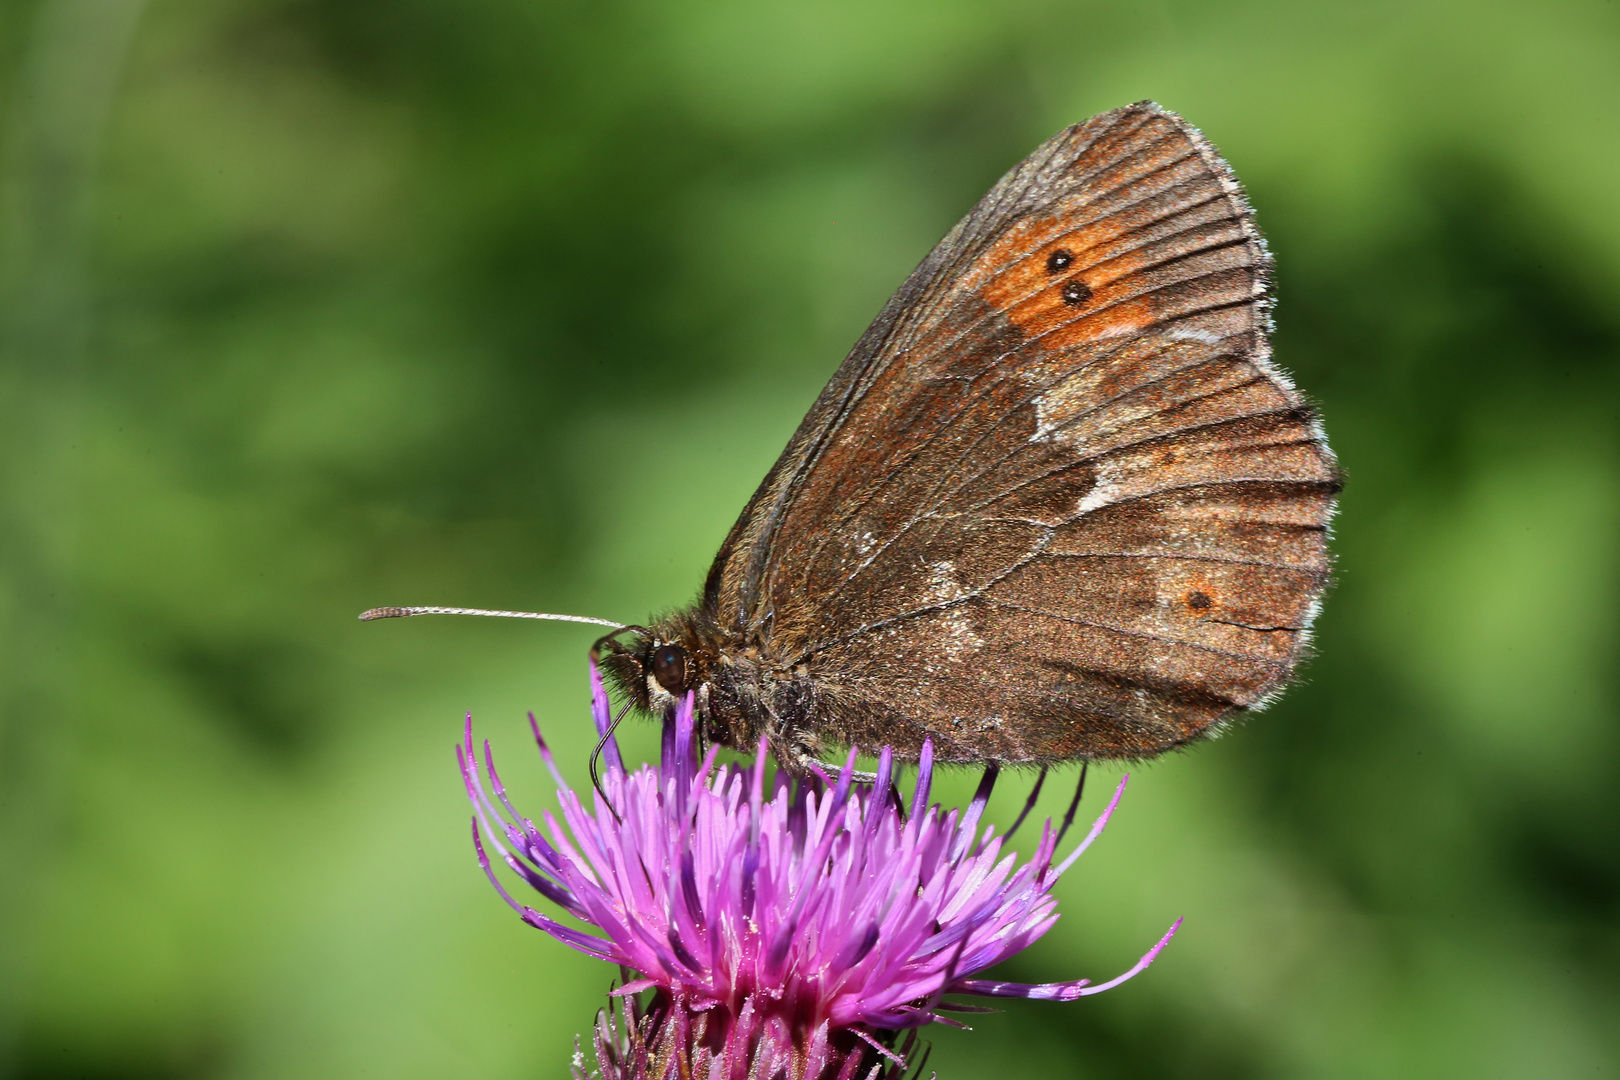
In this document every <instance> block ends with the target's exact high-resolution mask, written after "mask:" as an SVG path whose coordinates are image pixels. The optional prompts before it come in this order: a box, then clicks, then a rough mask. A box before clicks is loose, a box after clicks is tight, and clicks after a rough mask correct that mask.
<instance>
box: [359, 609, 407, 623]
mask: <svg viewBox="0 0 1620 1080" xmlns="http://www.w3.org/2000/svg"><path fill="white" fill-rule="evenodd" d="M415 614H416V612H414V611H412V610H411V609H410V608H402V607H374V608H372V609H371V610H370V611H362V612H361V613H360V621H361V622H371V621H372V620H374V619H403V618H405V617H407V616H409V615H415Z"/></svg>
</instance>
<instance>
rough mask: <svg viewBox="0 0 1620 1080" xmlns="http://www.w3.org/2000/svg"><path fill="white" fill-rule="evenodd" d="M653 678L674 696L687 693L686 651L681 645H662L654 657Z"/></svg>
mask: <svg viewBox="0 0 1620 1080" xmlns="http://www.w3.org/2000/svg"><path fill="white" fill-rule="evenodd" d="M652 673H653V678H655V679H657V680H658V685H659V686H662V687H663V688H664V689H665V690H668V691H669V692H670V693H672V694H680V693H684V692H685V691H686V650H685V649H683V648H681V647H680V646H679V645H660V646H659V647H658V650H657V651H656V652H654V653H653V655H652Z"/></svg>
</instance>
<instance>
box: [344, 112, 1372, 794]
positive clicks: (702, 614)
mask: <svg viewBox="0 0 1620 1080" xmlns="http://www.w3.org/2000/svg"><path fill="white" fill-rule="evenodd" d="M1270 268H1271V260H1270V256H1269V255H1268V253H1267V251H1266V246H1265V242H1264V241H1263V240H1262V239H1261V238H1260V234H1259V232H1258V231H1257V230H1256V228H1255V225H1254V220H1253V215H1252V213H1251V211H1250V209H1249V205H1248V202H1247V201H1246V200H1245V198H1244V195H1243V192H1242V189H1241V188H1240V187H1239V185H1238V182H1237V180H1236V178H1235V177H1234V176H1233V175H1232V172H1231V170H1230V169H1229V168H1228V167H1227V165H1226V163H1225V162H1224V161H1222V160H1221V158H1220V156H1219V155H1218V154H1217V153H1216V152H1215V150H1214V148H1213V147H1211V146H1210V145H1209V143H1208V142H1207V141H1205V139H1204V138H1203V136H1202V135H1200V134H1199V133H1198V131H1197V130H1196V129H1194V128H1192V127H1191V126H1190V125H1188V124H1187V123H1186V122H1185V121H1184V120H1182V119H1181V117H1179V116H1177V115H1175V114H1174V113H1170V112H1167V111H1165V110H1164V109H1161V108H1160V107H1159V106H1157V105H1155V104H1153V103H1151V102H1142V103H1139V104H1136V105H1131V106H1127V107H1126V108H1123V109H1116V110H1114V111H1113V112H1108V113H1103V114H1102V115H1100V116H1096V117H1093V118H1092V119H1091V120H1088V121H1086V122H1085V123H1083V124H1079V125H1076V126H1074V127H1072V128H1069V129H1067V130H1065V131H1062V132H1060V133H1058V134H1057V135H1056V136H1054V137H1053V138H1052V139H1050V140H1048V141H1047V142H1046V143H1045V144H1044V145H1042V146H1041V147H1040V148H1039V149H1037V150H1036V151H1035V152H1034V153H1033V154H1031V155H1030V156H1029V158H1028V159H1027V160H1025V161H1024V162H1023V163H1022V164H1020V165H1019V166H1018V167H1017V168H1015V169H1013V170H1012V171H1011V172H1010V173H1008V174H1007V175H1006V176H1005V177H1003V178H1002V180H1001V181H1000V183H998V184H996V186H995V187H994V188H992V189H991V191H990V193H989V194H988V195H986V196H985V197H984V198H983V199H982V200H980V202H979V204H978V205H977V206H975V207H974V208H973V210H972V211H971V212H970V213H969V214H968V215H967V217H965V218H963V219H962V221H961V222H959V223H958V224H957V226H956V227H955V228H954V229H952V230H951V232H950V233H949V235H947V236H946V237H945V239H944V240H942V241H941V242H940V244H939V246H938V247H936V248H935V249H934V250H933V252H932V253H931V254H929V256H928V257H927V258H926V259H924V260H923V262H922V265H920V266H919V267H918V268H917V269H916V270H915V271H913V273H912V274H911V276H910V277H909V278H907V279H906V282H905V284H903V285H902V286H901V287H900V289H899V291H898V292H896V293H895V294H894V296H893V297H892V298H891V299H890V300H889V303H888V304H887V306H885V307H884V309H883V312H882V313H881V314H880V315H879V316H878V318H877V321H875V322H874V323H873V324H872V325H871V327H870V328H869V329H868V330H867V331H866V333H865V334H864V335H862V337H861V339H860V340H859V341H858V342H856V344H855V348H854V349H853V350H852V351H851V352H850V354H849V356H848V357H847V358H846V359H845V360H844V362H843V364H842V365H841V366H840V367H839V368H838V371H837V372H836V373H835V374H834V375H833V377H832V381H831V382H830V383H828V384H827V388H826V389H825V390H823V391H822V393H821V396H820V397H819V398H818V399H817V400H816V403H815V405H814V406H812V407H811V409H810V413H809V415H808V416H806V417H805V419H804V422H803V423H801V424H800V425H799V429H798V431H797V432H795V433H794V435H793V438H792V440H791V441H790V442H789V443H788V446H787V449H786V450H785V451H783V453H782V456H781V458H780V459H778V461H777V462H776V465H775V466H774V467H773V468H772V469H771V471H770V473H769V474H768V475H767V476H766V477H765V480H764V482H763V483H762V484H761V485H760V487H759V490H758V491H756V492H755V493H754V497H753V498H752V499H750V500H749V502H748V505H747V506H746V507H745V508H744V509H743V512H742V516H741V517H739V518H738V519H737V523H736V524H735V525H734V526H732V529H731V533H730V535H729V536H727V537H726V540H725V543H724V544H722V545H721V547H720V552H719V554H718V555H716V556H715V560H714V565H713V566H712V568H711V569H710V570H709V575H708V579H707V581H706V582H705V583H704V587H703V593H702V595H701V597H700V598H699V599H698V601H697V602H696V603H695V604H693V605H692V606H691V607H689V608H687V609H685V610H682V611H677V612H675V613H674V614H672V615H670V616H668V617H666V618H662V619H659V620H656V621H654V622H653V623H652V624H651V625H650V626H648V627H639V626H634V627H626V628H623V629H620V630H619V631H616V632H615V633H614V634H611V635H609V636H608V637H606V638H604V639H602V640H601V641H600V642H598V649H597V653H598V655H599V656H600V659H601V662H602V665H603V667H604V668H605V670H606V672H607V674H608V676H609V677H610V679H611V680H612V681H613V682H614V683H616V684H617V687H618V689H619V690H620V692H621V693H622V694H623V695H625V696H626V697H627V698H628V699H629V700H630V701H632V702H634V703H635V704H636V705H638V706H640V707H641V708H643V709H646V710H650V711H654V712H661V711H662V710H664V709H665V708H668V707H669V706H671V705H673V704H674V702H675V700H676V699H677V698H679V697H681V696H683V695H685V694H686V693H688V692H695V694H696V697H697V702H698V707H699V710H700V711H701V713H702V716H703V718H704V721H705V727H706V730H707V732H708V735H709V737H710V738H711V739H713V740H715V741H717V742H720V743H723V744H726V745H729V746H736V747H745V748H751V747H753V746H755V745H757V743H758V740H759V739H760V738H761V737H762V736H764V737H767V738H769V739H770V743H771V746H772V747H773V748H774V750H775V752H776V754H777V756H778V757H779V759H781V760H782V761H783V762H784V764H787V765H789V766H791V767H796V768H803V767H805V766H807V765H808V764H809V763H810V762H812V761H814V760H817V759H819V758H822V757H824V756H825V755H826V752H827V750H828V749H829V748H830V746H831V745H834V744H842V745H849V744H851V743H858V744H860V745H861V746H863V747H869V748H873V747H877V746H880V745H885V744H886V745H889V746H892V747H894V749H895V751H896V752H897V753H899V754H901V755H909V756H912V757H915V756H916V755H917V754H918V752H919V751H920V749H921V747H922V744H923V740H924V739H926V738H931V739H932V740H933V743H934V748H935V754H936V757H937V758H938V759H940V760H943V761H956V762H969V761H975V762H976V761H998V762H1008V763H1039V764H1046V763H1051V762H1057V761H1063V760H1070V759H1086V760H1090V759H1095V758H1143V757H1149V756H1151V755H1154V754H1158V753H1160V752H1162V751H1164V750H1167V749H1169V748H1171V747H1174V746H1179V745H1181V744H1183V743H1186V742H1189V741H1191V740H1193V739H1197V738H1198V737H1200V736H1202V735H1206V734H1209V733H1210V732H1212V731H1214V730H1215V729H1217V728H1218V727H1219V726H1220V725H1221V724H1222V723H1224V722H1226V721H1228V720H1230V719H1231V718H1233V717H1235V716H1237V715H1239V714H1241V713H1242V712H1244V711H1245V710H1248V709H1252V708H1255V707H1257V706H1259V705H1262V704H1264V703H1265V702H1266V701H1267V700H1269V699H1270V698H1271V697H1272V696H1273V695H1275V694H1276V693H1277V692H1278V691H1279V690H1280V689H1281V687H1282V686H1283V685H1284V684H1285V683H1286V682H1287V681H1288V679H1289V676H1290V674H1291V673H1292V671H1293V669H1294V666H1295V664H1296V663H1297V662H1298V660H1299V659H1300V656H1301V653H1302V651H1303V650H1304V649H1305V646H1306V642H1307V639H1308V635H1309V627H1310V624H1311V620H1312V618H1313V617H1314V616H1315V614H1316V611H1317V607H1318V603H1319V601H1320V599H1321V596H1322V592H1323V590H1324V588H1325V587H1326V585H1327V581H1328V565H1329V556H1328V551H1327V527H1328V521H1329V518H1330V517H1331V516H1332V513H1333V506H1334V497H1335V494H1336V493H1337V492H1338V490H1339V487H1340V479H1339V471H1338V468H1337V465H1336V464H1335V460H1334V457H1333V454H1332V452H1331V451H1330V450H1329V449H1328V447H1327V443H1326V441H1325V439H1324V436H1323V433H1322V429H1321V426H1320V425H1319V424H1318V422H1317V420H1316V418H1315V415H1314V414H1313V413H1312V411H1311V409H1310V407H1309V406H1308V405H1307V404H1306V403H1305V401H1304V400H1303V399H1302V398H1301V396H1300V394H1299V393H1298V392H1297V391H1296V390H1295V389H1294V387H1293V385H1292V384H1291V383H1290V382H1289V380H1288V377H1287V376H1286V375H1284V374H1283V373H1282V372H1281V371H1279V370H1278V369H1277V368H1276V367H1275V366H1274V365H1273V364H1272V363H1271V359H1270V351H1269V348H1268V346H1267V343H1266V333H1267V331H1268V329H1269V318H1268V311H1269V308H1270V305H1271V300H1270V295H1269V287H1270ZM415 610H421V609H391V610H389V611H388V612H387V613H388V614H394V613H400V614H404V613H406V612H407V611H413V612H414V611H415ZM368 614H370V613H368Z"/></svg>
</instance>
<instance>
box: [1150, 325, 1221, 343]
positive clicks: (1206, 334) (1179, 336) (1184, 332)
mask: <svg viewBox="0 0 1620 1080" xmlns="http://www.w3.org/2000/svg"><path fill="white" fill-rule="evenodd" d="M1164 336H1165V337H1167V338H1169V339H1170V340H1172V341H1197V342H1202V343H1203V344H1205V345H1219V344H1220V343H1221V335H1219V334H1213V333H1211V332H1210V331H1208V330H1198V329H1195V328H1193V327H1189V326H1180V327H1174V328H1172V329H1170V330H1166V331H1165V332H1164Z"/></svg>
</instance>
